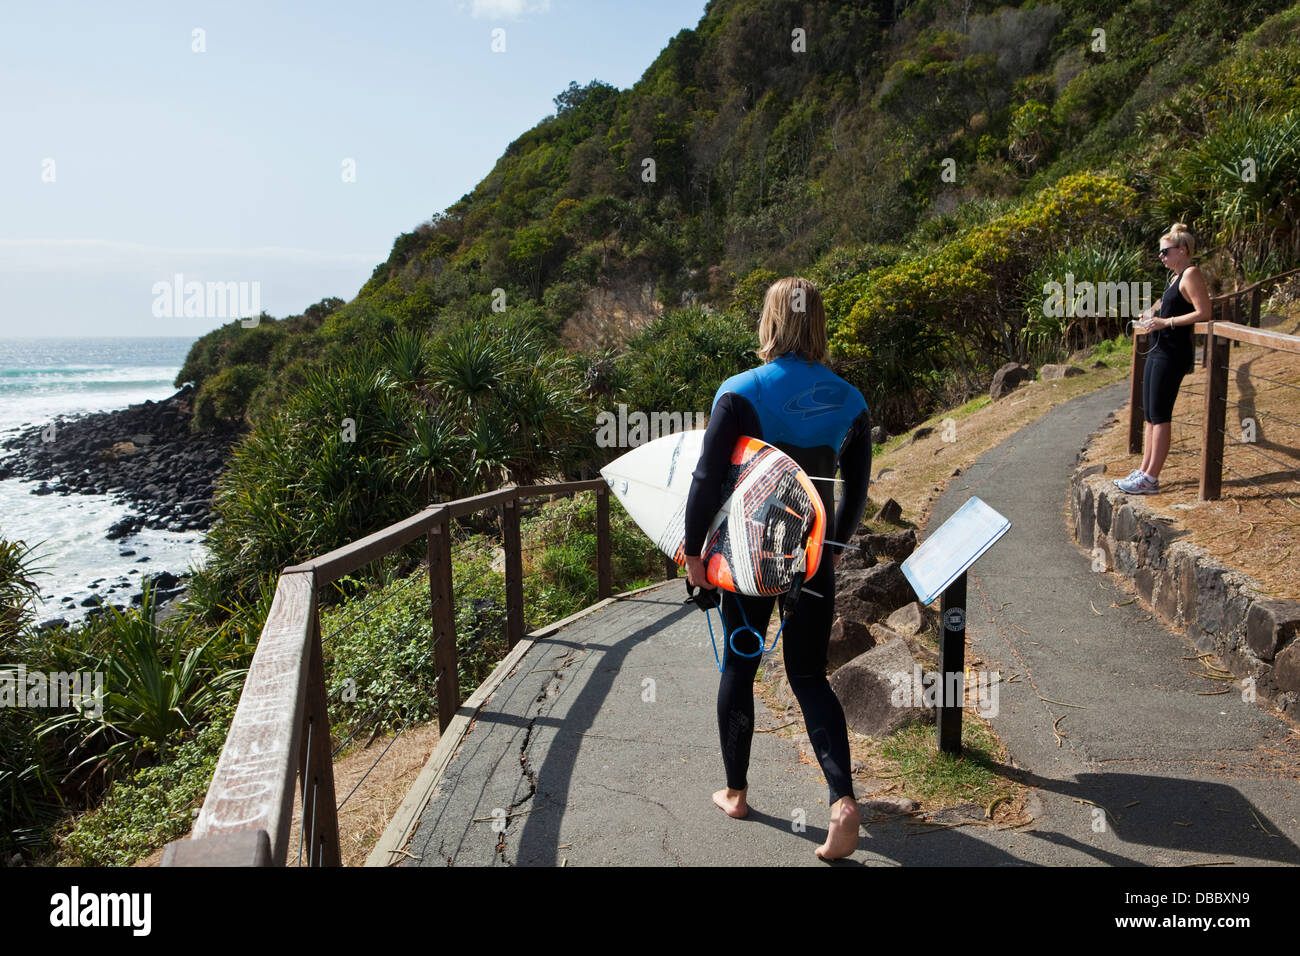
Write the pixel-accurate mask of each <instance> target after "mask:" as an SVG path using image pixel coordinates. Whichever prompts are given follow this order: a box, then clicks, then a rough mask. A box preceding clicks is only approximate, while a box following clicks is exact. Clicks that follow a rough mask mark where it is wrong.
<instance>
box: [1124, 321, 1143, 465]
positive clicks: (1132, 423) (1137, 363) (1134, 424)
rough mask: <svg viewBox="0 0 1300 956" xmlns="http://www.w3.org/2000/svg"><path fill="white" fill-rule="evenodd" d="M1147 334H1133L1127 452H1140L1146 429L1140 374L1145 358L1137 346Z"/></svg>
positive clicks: (1132, 453)
mask: <svg viewBox="0 0 1300 956" xmlns="http://www.w3.org/2000/svg"><path fill="white" fill-rule="evenodd" d="M1146 338H1147V336H1145V335H1144V334H1142V333H1141V332H1135V333H1134V334H1133V371H1132V373H1131V374H1130V375H1129V383H1128V453H1129V454H1130V455H1140V454H1142V441H1143V435H1144V432H1145V431H1146V416H1145V414H1144V412H1143V409H1142V376H1143V375H1144V374H1145V372H1146V364H1147V358H1146V354H1145V350H1144V349H1141V348H1138V343H1139V342H1144V341H1145V340H1146Z"/></svg>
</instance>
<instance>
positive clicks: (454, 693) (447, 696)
mask: <svg viewBox="0 0 1300 956" xmlns="http://www.w3.org/2000/svg"><path fill="white" fill-rule="evenodd" d="M429 600H430V602H431V604H432V613H433V660H434V669H435V671H436V672H437V674H438V730H439V732H442V731H445V730H446V729H447V725H448V724H449V723H451V718H452V717H454V716H455V715H456V709H457V708H458V707H460V677H459V674H458V673H457V671H456V608H455V606H454V604H453V601H454V600H455V598H454V595H453V593H452V584H451V518H450V516H449V515H448V513H447V511H446V509H444V510H443V512H442V514H441V515H440V516H439V519H438V521H437V522H436V523H435V524H434V525H433V527H432V528H430V529H429Z"/></svg>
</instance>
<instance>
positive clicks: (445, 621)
mask: <svg viewBox="0 0 1300 956" xmlns="http://www.w3.org/2000/svg"><path fill="white" fill-rule="evenodd" d="M582 491H594V492H596V496H597V497H596V535H597V544H596V554H597V567H596V575H597V591H598V598H599V599H601V600H603V599H605V598H607V597H609V595H610V593H611V591H612V577H613V576H612V569H611V560H610V529H609V487H608V485H606V483H605V482H604V481H603V480H602V479H599V478H597V479H591V480H588V481H566V482H557V483H554V484H549V485H531V486H527V487H524V488H518V487H515V486H513V485H511V486H508V487H506V488H502V489H500V490H498V491H491V492H487V493H486V494H481V495H475V496H473V497H471V498H461V499H457V500H455V501H446V502H440V503H438V504H434V505H430V506H429V507H427V508H425V509H424V510H423V511H420V512H419V513H417V514H414V515H411V517H409V518H406V519H404V520H402V521H398V522H396V523H395V524H391V525H389V526H388V527H386V528H382V529H380V530H379V531H376V532H375V533H374V534H370V535H367V536H366V537H364V538H362V539H360V540H359V541H354V542H352V543H351V544H347V545H344V546H343V547H341V548H335V549H334V550H333V551H330V552H328V553H326V554H323V555H321V556H319V557H316V558H312V559H311V560H309V561H306V562H303V563H302V564H298V565H295V566H293V567H289V568H285V570H284V571H283V573H281V575H280V579H279V581H278V583H277V584H276V591H275V597H274V599H273V601H272V604H271V609H270V612H269V613H268V614H267V618H266V623H265V624H264V626H263V628H262V633H261V637H260V638H259V640H258V644H257V650H256V652H255V653H254V655H253V662H252V664H251V666H250V667H249V672H248V676H247V678H246V679H245V682H244V690H243V693H242V695H241V697H240V700H239V706H238V707H237V708H236V710H235V716H234V719H233V720H232V722H231V727H230V731H229V733H228V734H227V736H226V743H225V746H224V747H223V748H222V751H221V756H220V758H219V760H218V761H217V768H216V771H215V772H214V774H213V777H212V783H211V784H210V785H209V787H208V792H207V795H206V797H205V798H204V802H203V808H202V809H201V810H200V812H199V816H198V819H197V821H196V822H195V825H194V829H193V832H192V835H191V838H190V839H188V840H178V841H175V842H173V843H171V844H169V845H168V846H167V848H166V851H165V852H164V854H163V860H162V865H163V866H210V865H217V864H220V865H236V866H238V865H244V866H265V865H270V866H283V865H285V863H286V862H288V860H289V858H290V855H291V854H292V852H293V848H292V847H291V846H289V834H290V824H291V819H292V815H293V807H294V796H295V793H298V794H299V795H300V796H301V797H302V808H303V834H304V835H303V839H302V847H303V850H302V858H303V860H304V861H305V862H307V863H308V864H310V865H325V866H331V865H337V864H338V863H339V861H340V857H339V838H338V815H337V811H336V809H335V794H334V774H333V763H332V759H331V741H332V738H331V735H330V728H329V713H328V700H327V695H326V690H325V672H324V657H323V654H322V650H321V637H320V625H319V616H318V607H319V597H318V595H319V589H320V588H322V587H325V586H326V585H328V584H330V583H331V582H333V581H337V580H338V579H339V578H341V577H343V576H344V575H346V574H349V573H351V572H353V571H355V570H357V569H358V568H360V567H363V566H364V565H366V564H369V563H370V562H372V561H375V560H377V559H379V558H382V557H384V556H385V555H388V554H391V553H393V552H394V551H396V550H397V549H399V548H401V547H403V546H405V545H407V544H410V543H411V542H413V541H415V540H416V539H417V538H419V537H420V536H421V535H424V536H425V537H426V539H427V552H426V554H427V559H428V573H429V601H430V605H429V606H430V621H431V625H432V648H431V649H432V652H433V654H432V656H433V660H434V666H435V669H436V671H437V678H436V687H437V696H438V723H439V726H440V727H441V728H442V729H444V730H445V729H446V727H447V725H448V723H449V722H450V721H451V718H452V716H453V715H454V714H455V712H456V710H457V708H459V707H460V686H459V671H458V665H457V660H456V633H455V613H454V612H455V607H454V599H455V595H454V592H453V588H452V567H451V562H452V552H451V522H452V520H453V519H454V518H458V517H465V516H467V515H471V514H476V513H478V512H480V511H484V510H487V509H490V508H497V507H500V508H501V522H502V540H503V545H504V549H505V552H506V565H505V569H506V633H507V638H508V641H509V643H510V645H511V646H512V647H513V646H514V645H515V644H516V643H518V641H519V640H520V638H521V637H522V636H523V628H524V608H523V583H522V582H523V570H522V552H521V543H520V532H519V510H520V509H519V503H520V501H522V500H524V499H528V498H537V497H541V496H545V495H562V494H573V493H575V492H582ZM675 572H676V566H675V565H673V566H672V567H671V571H670V576H675ZM295 783H296V784H298V787H297V788H295Z"/></svg>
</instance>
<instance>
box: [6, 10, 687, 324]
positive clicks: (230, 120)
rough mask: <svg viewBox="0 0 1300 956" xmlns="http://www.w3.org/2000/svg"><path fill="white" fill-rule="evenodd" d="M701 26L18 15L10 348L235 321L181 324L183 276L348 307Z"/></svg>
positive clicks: (251, 13) (519, 17)
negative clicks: (523, 142)
mask: <svg viewBox="0 0 1300 956" xmlns="http://www.w3.org/2000/svg"><path fill="white" fill-rule="evenodd" d="M704 6H705V2H704V0H690V2H685V0H655V2H654V3H634V2H614V0H610V2H603V3H602V2H590V0H425V2H413V0H410V2H381V0H372V2H346V3H345V2H331V0H326V2H315V3H308V2H300V3H287V2H244V0H234V2H231V0H227V2H220V3H184V2H157V3H154V2H131V0H119V2H112V3H105V2H82V3H61V2H57V0H43V2H39V3H31V4H19V3H16V2H10V0H4V2H3V3H0V137H3V140H0V336H22V335H76V336H82V335H189V336H197V335H201V334H202V333H204V332H206V331H208V330H209V329H211V328H214V327H216V326H218V325H220V324H222V322H223V319H221V318H219V317H211V316H206V317H205V316H198V317H193V316H192V317H188V318H186V317H184V316H167V315H166V313H165V310H164V309H162V308H161V306H160V305H159V295H160V293H159V292H158V288H157V287H156V284H157V283H160V282H162V283H174V281H175V280H174V277H175V276H176V275H177V274H180V275H181V276H183V277H184V282H185V283H189V282H200V283H207V282H242V283H248V286H247V287H246V291H247V292H249V293H250V294H251V291H252V288H253V287H252V283H254V282H256V283H257V286H256V290H257V292H258V294H259V299H260V304H261V307H262V308H264V309H265V310H266V311H268V312H270V313H271V314H272V315H277V316H281V315H288V314H293V313H295V312H300V311H301V310H302V309H303V308H304V307H305V306H307V305H310V304H311V303H313V302H316V301H317V300H319V299H321V298H324V297H325V296H329V295H337V296H339V297H341V298H344V299H349V298H351V297H352V296H353V295H354V294H355V293H356V291H357V289H358V288H360V286H361V285H362V283H364V282H365V280H366V279H367V278H368V277H369V276H370V273H371V271H372V270H373V269H374V267H375V265H376V264H378V263H379V262H381V261H383V260H384V259H386V258H387V256H388V250H389V248H390V247H391V245H392V241H393V239H394V238H395V237H396V236H397V235H398V234H399V233H401V232H406V231H409V230H411V229H412V228H413V227H415V226H416V225H417V224H419V223H420V222H422V221H424V220H425V219H428V218H429V216H431V215H432V214H433V213H434V212H437V211H440V210H442V209H445V208H446V207H447V206H448V205H450V204H451V203H453V202H455V201H456V200H457V199H459V198H460V197H461V196H462V195H464V194H465V193H467V192H469V191H470V190H471V189H472V188H473V187H474V186H475V185H476V184H477V183H478V182H479V180H481V179H482V178H483V177H484V176H485V175H486V174H487V173H488V172H489V171H490V169H491V168H492V164H493V163H494V162H495V161H496V159H497V157H498V156H500V154H501V153H502V152H503V150H504V149H505V147H506V146H507V145H508V144H509V143H510V142H511V141H512V140H513V139H515V138H516V137H517V136H518V135H519V134H520V133H522V132H524V131H525V130H526V129H528V128H529V127H531V126H533V125H534V124H535V123H536V122H537V121H538V120H540V119H541V118H542V117H544V116H546V115H547V114H549V113H552V112H554V103H553V102H552V98H553V97H554V96H555V95H556V94H557V93H559V92H560V91H561V90H563V89H564V88H565V87H566V86H567V85H568V83H569V81H570V80H576V81H578V82H579V83H586V82H588V81H589V80H591V79H593V78H597V79H600V80H603V81H604V82H606V83H612V84H613V85H615V86H617V87H620V88H626V87H629V86H631V85H632V84H633V83H635V82H636V80H637V79H639V78H640V76H641V74H642V73H643V72H644V71H645V69H646V67H648V66H649V65H650V63H651V61H652V60H653V59H654V58H655V56H656V55H657V54H658V53H659V51H660V50H661V49H662V48H663V47H664V45H665V44H666V43H667V42H668V40H669V39H670V38H671V37H672V36H673V35H674V34H676V33H677V31H679V30H681V29H683V28H691V27H694V26H695V25H696V24H697V23H698V22H699V19H700V17H701V16H702V15H703V12H704ZM498 28H499V29H503V30H504V31H505V34H504V40H505V51H504V52H500V53H495V52H493V51H492V49H491V47H492V42H493V35H492V31H493V30H494V29H498ZM196 31H201V32H199V33H196ZM195 47H202V50H201V51H197V50H196V49H195ZM348 160H351V161H352V162H353V163H354V164H355V181H354V182H345V181H344V171H345V167H344V163H345V161H348ZM164 298H167V297H166V296H164ZM160 312H161V313H162V314H161V315H160V314H157V313H160Z"/></svg>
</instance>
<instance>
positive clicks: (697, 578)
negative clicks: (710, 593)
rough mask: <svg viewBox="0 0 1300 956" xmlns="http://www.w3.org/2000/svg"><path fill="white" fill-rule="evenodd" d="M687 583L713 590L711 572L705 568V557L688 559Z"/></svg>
mask: <svg viewBox="0 0 1300 956" xmlns="http://www.w3.org/2000/svg"><path fill="white" fill-rule="evenodd" d="M686 583H687V584H689V585H691V587H696V588H708V589H709V590H713V585H712V584H710V583H709V573H708V571H707V570H705V567H704V559H703V558H699V557H694V558H687V559H686Z"/></svg>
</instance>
